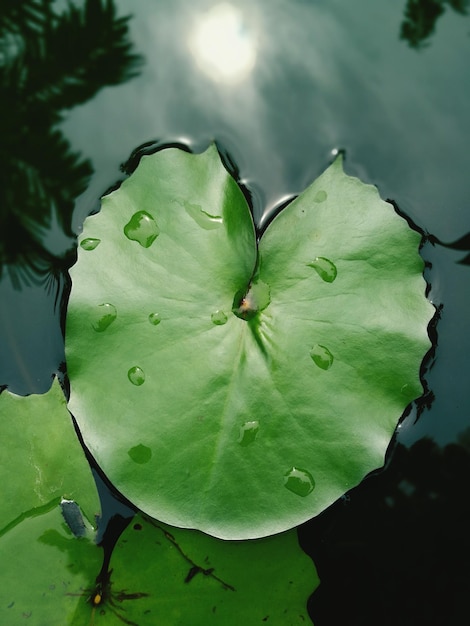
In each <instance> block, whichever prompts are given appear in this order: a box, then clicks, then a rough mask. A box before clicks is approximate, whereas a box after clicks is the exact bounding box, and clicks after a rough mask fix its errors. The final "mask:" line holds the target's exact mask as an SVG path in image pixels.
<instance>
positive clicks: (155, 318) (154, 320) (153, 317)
mask: <svg viewBox="0 0 470 626" xmlns="http://www.w3.org/2000/svg"><path fill="white" fill-rule="evenodd" d="M161 321H162V318H161V317H160V314H159V313H150V315H149V322H150V323H151V324H152V325H153V326H158V324H160V322H161Z"/></svg>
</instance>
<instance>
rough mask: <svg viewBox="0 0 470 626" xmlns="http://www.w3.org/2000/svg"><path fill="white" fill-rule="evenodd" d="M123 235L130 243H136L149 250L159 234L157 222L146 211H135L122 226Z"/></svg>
mask: <svg viewBox="0 0 470 626" xmlns="http://www.w3.org/2000/svg"><path fill="white" fill-rule="evenodd" d="M124 234H125V235H126V237H127V238H128V239H130V240H131V241H137V242H138V243H140V245H141V246H142V247H143V248H149V247H150V246H151V245H152V244H153V242H154V241H155V239H156V238H157V237H158V235H159V234H160V229H159V228H158V226H157V222H156V221H155V220H154V219H153V217H152V216H151V215H150V213H147V211H137V213H134V215H133V216H132V217H131V219H130V221H129V222H128V223H127V224H126V225H125V226H124Z"/></svg>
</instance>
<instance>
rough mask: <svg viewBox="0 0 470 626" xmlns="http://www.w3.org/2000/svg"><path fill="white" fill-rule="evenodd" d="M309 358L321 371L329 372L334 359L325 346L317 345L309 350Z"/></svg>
mask: <svg viewBox="0 0 470 626" xmlns="http://www.w3.org/2000/svg"><path fill="white" fill-rule="evenodd" d="M310 356H311V357H312V361H313V362H314V363H315V365H318V367H319V368H320V369H322V370H329V369H330V367H331V366H332V365H333V361H334V357H333V355H332V354H331V352H330V351H329V350H328V348H325V346H321V345H319V344H317V345H315V346H313V348H312V349H311V350H310Z"/></svg>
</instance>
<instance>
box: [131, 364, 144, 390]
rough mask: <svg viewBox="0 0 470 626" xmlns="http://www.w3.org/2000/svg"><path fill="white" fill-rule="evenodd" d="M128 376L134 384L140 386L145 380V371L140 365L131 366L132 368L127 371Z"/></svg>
mask: <svg viewBox="0 0 470 626" xmlns="http://www.w3.org/2000/svg"><path fill="white" fill-rule="evenodd" d="M127 378H128V379H129V380H130V381H131V383H132V384H133V385H136V386H137V387H140V385H143V384H144V382H145V373H144V371H143V370H142V369H140V367H138V366H137V365H134V367H131V369H130V370H129V371H128V372H127Z"/></svg>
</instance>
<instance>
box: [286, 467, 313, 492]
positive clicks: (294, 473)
mask: <svg viewBox="0 0 470 626" xmlns="http://www.w3.org/2000/svg"><path fill="white" fill-rule="evenodd" d="M284 487H286V489H289V491H292V493H295V494H296V495H298V496H302V498H305V496H308V494H309V493H312V491H313V490H314V489H315V481H314V480H313V476H312V475H311V474H310V472H307V470H303V469H300V468H298V467H293V468H292V469H290V470H289V471H288V472H286V473H285V474H284Z"/></svg>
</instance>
